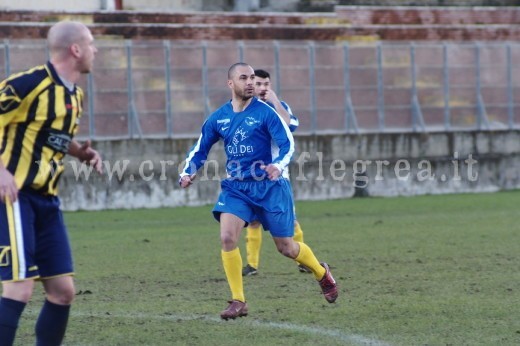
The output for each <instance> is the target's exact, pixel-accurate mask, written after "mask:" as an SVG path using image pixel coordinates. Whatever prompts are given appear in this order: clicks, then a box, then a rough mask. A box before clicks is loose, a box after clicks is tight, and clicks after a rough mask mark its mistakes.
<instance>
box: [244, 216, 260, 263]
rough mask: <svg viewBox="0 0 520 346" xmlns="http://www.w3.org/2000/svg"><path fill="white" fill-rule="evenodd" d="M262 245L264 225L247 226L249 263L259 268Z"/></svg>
mask: <svg viewBox="0 0 520 346" xmlns="http://www.w3.org/2000/svg"><path fill="white" fill-rule="evenodd" d="M261 247H262V227H261V226H259V227H247V235H246V251H247V264H249V265H250V266H251V267H253V268H255V269H258V265H259V263H260V248H261Z"/></svg>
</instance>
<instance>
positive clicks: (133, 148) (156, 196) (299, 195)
mask: <svg viewBox="0 0 520 346" xmlns="http://www.w3.org/2000/svg"><path fill="white" fill-rule="evenodd" d="M194 141H195V139H194V138H188V139H157V140H154V139H147V140H117V141H103V142H96V143H94V145H95V147H96V148H97V149H99V150H100V151H101V153H102V154H103V157H104V159H105V160H106V162H105V163H106V167H109V168H110V170H109V171H110V172H112V173H113V174H112V175H110V174H106V175H105V176H102V177H101V176H97V175H96V174H94V173H92V175H91V176H90V178H89V179H85V176H84V175H83V176H82V177H79V178H78V174H75V170H77V169H78V167H79V166H78V163H77V161H67V162H66V165H67V171H66V173H65V174H64V176H63V177H62V180H61V181H60V189H61V192H60V196H61V197H62V202H63V208H64V209H65V210H78V209H87V210H95V209H111V208H155V207H177V206H187V205H202V204H212V203H214V201H215V200H216V198H217V195H218V192H219V176H224V172H223V167H224V162H223V156H222V155H223V152H222V148H221V147H220V146H219V145H217V146H216V147H215V148H214V149H213V151H212V153H211V156H210V157H209V159H208V164H207V165H206V166H205V168H203V169H201V170H200V171H199V174H198V180H197V181H196V183H195V184H194V185H193V186H192V187H190V188H189V189H187V190H181V189H180V188H179V187H178V184H177V179H178V170H179V167H180V168H182V165H183V164H182V161H183V160H184V156H185V153H186V151H187V150H188V149H189V148H190V147H191V145H192V144H193V143H194ZM296 141H297V144H296V147H297V152H296V153H295V155H294V157H293V163H292V166H291V180H292V182H293V188H294V193H295V198H296V199H297V200H311V199H312V200H321V199H331V198H347V197H351V196H353V194H354V192H355V188H354V178H353V176H354V172H355V171H357V170H360V169H361V168H363V167H366V176H367V180H366V181H365V180H364V178H363V177H361V178H358V179H359V180H358V182H357V184H358V185H359V186H363V185H366V190H367V191H368V192H369V194H370V195H372V196H398V195H404V196H411V195H421V194H442V193H455V192H458V193H460V192H483V191H497V190H502V189H517V188H520V131H496V132H453V133H423V134H421V133H385V134H363V135H328V136H298V137H296ZM114 166H118V167H120V168H121V169H120V171H119V173H120V174H119V175H118V173H117V172H116V173H114V170H113V168H114ZM123 168H125V169H123ZM365 182H366V183H367V184H363V183H365Z"/></svg>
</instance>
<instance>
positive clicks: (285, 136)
mask: <svg viewBox="0 0 520 346" xmlns="http://www.w3.org/2000/svg"><path fill="white" fill-rule="evenodd" d="M220 139H222V140H223V141H224V150H225V152H226V156H227V162H226V171H227V175H228V177H230V178H234V179H251V178H253V179H258V180H260V179H263V178H266V174H265V171H264V170H263V169H261V168H260V166H262V165H268V164H270V163H272V164H274V165H276V166H277V167H278V169H279V170H280V171H281V172H283V171H284V170H285V168H286V167H287V165H288V164H289V162H290V160H291V156H292V154H293V152H294V140H293V137H292V134H291V131H290V130H289V127H288V126H287V124H286V123H285V121H283V119H282V118H281V117H280V115H278V113H276V111H274V109H273V108H271V107H270V106H268V105H267V104H266V103H265V102H262V101H259V100H258V99H257V98H256V97H253V98H252V99H251V103H250V104H249V106H248V107H247V108H246V109H245V110H244V111H243V112H239V113H235V112H234V111H233V106H232V105H231V102H228V103H226V104H224V105H223V106H222V107H220V108H219V109H218V110H216V111H215V112H214V113H213V114H211V115H210V116H209V118H208V119H207V120H206V121H205V122H204V124H203V125H202V131H201V134H200V137H199V139H198V140H197V142H196V143H195V145H194V146H193V147H192V148H191V150H190V151H189V152H188V155H187V156H186V160H185V166H184V169H183V171H182V173H181V177H183V176H185V175H192V174H194V173H196V172H197V170H198V169H199V168H200V167H202V165H203V164H204V162H205V160H206V159H207V157H208V154H209V151H210V149H211V147H212V146H213V144H215V143H216V142H217V141H218V140H220ZM271 141H273V142H274V143H275V144H276V145H277V146H278V148H279V152H278V154H277V155H273V153H272V152H271Z"/></svg>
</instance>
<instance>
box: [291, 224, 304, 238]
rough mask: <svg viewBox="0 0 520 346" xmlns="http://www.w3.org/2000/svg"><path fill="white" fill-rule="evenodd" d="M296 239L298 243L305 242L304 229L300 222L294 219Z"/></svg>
mask: <svg viewBox="0 0 520 346" xmlns="http://www.w3.org/2000/svg"><path fill="white" fill-rule="evenodd" d="M293 239H294V241H296V242H298V243H303V231H302V228H301V227H300V223H299V222H298V221H294V236H293Z"/></svg>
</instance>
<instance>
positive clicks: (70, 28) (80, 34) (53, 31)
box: [47, 21, 90, 56]
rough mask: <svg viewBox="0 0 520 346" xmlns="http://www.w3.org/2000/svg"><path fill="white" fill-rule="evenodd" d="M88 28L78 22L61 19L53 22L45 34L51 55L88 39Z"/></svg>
mask: <svg viewBox="0 0 520 346" xmlns="http://www.w3.org/2000/svg"><path fill="white" fill-rule="evenodd" d="M89 36H90V30H89V29H88V28H87V27H86V26H85V24H83V23H80V22H69V21H63V22H58V23H56V24H54V25H53V26H52V27H51V28H50V30H49V33H48V34H47V44H48V46H49V49H50V52H51V55H53V56H55V55H61V54H62V53H64V52H66V51H67V50H68V49H69V48H70V46H72V45H73V44H81V43H84V42H85V41H86V40H88V39H89Z"/></svg>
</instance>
